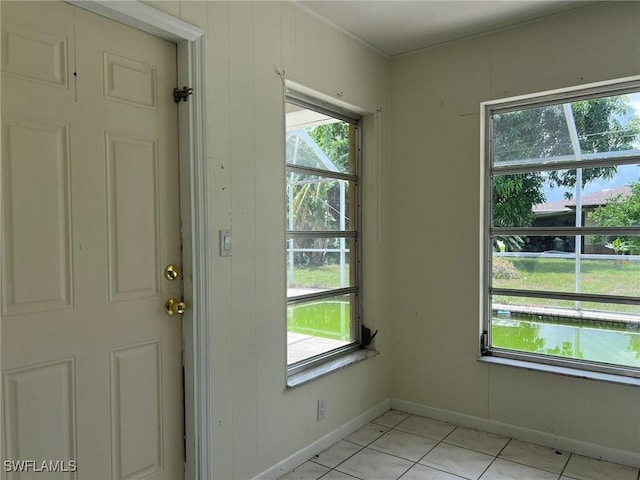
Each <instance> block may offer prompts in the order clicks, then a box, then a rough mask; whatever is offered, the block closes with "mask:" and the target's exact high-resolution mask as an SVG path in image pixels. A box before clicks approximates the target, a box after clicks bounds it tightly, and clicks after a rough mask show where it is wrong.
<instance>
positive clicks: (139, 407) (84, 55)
mask: <svg viewBox="0 0 640 480" xmlns="http://www.w3.org/2000/svg"><path fill="white" fill-rule="evenodd" d="M1 8H2V12H1V13H2V41H3V49H2V179H3V210H2V215H3V218H2V255H3V258H2V265H3V269H2V286H3V287H2V288H3V290H2V313H3V316H2V367H3V395H2V399H3V437H4V451H3V457H4V459H6V460H28V459H33V460H36V461H40V462H41V461H47V460H51V461H56V460H64V461H69V460H76V461H77V472H58V473H52V474H50V475H51V476H50V477H49V476H45V477H43V476H42V475H43V474H42V473H34V472H33V471H31V472H23V473H20V474H18V473H8V474H4V475H5V476H6V478H10V479H13V478H20V479H24V478H78V479H85V478H86V479H125V478H126V479H137V478H151V479H161V478H162V479H172V480H173V479H179V478H182V476H183V453H182V449H183V446H182V436H183V424H182V422H183V413H182V410H183V405H182V352H181V349H182V339H181V319H180V317H179V316H168V315H166V313H165V312H164V303H165V301H166V299H167V298H169V297H175V298H179V297H180V293H181V281H180V280H176V281H173V282H170V281H168V280H166V279H165V278H164V276H163V275H162V272H163V268H164V266H165V265H167V264H169V263H173V264H180V236H179V232H180V229H179V191H178V174H179V172H178V153H177V152H178V149H177V106H176V104H175V103H173V99H172V90H173V87H175V85H176V46H175V45H174V44H171V43H169V42H166V41H164V40H160V39H158V38H156V37H153V36H151V35H148V34H145V33H142V32H140V31H137V30H134V29H132V28H129V27H126V26H124V25H121V24H118V23H115V22H113V21H110V20H107V19H105V18H102V17H99V16H97V15H95V14H92V13H89V12H86V11H84V10H82V9H79V8H77V7H74V6H71V5H68V4H65V3H62V2H60V3H57V2H43V3H35V2H1Z"/></svg>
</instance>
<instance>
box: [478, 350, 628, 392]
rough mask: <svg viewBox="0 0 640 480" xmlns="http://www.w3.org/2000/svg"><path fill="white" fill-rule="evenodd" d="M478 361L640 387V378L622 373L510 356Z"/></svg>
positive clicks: (487, 357)
mask: <svg viewBox="0 0 640 480" xmlns="http://www.w3.org/2000/svg"><path fill="white" fill-rule="evenodd" d="M478 361H479V362H482V363H488V364H493V365H503V366H507V367H516V368H524V369H526V370H531V371H534V372H546V373H553V374H556V375H564V376H567V377H575V378H584V379H586V380H596V381H600V382H609V383H616V384H619V385H630V386H635V387H640V378H636V377H628V376H624V375H614V374H611V373H601V372H592V371H589V370H581V369H578V368H570V367H559V366H557V365H547V364H544V363H536V362H526V361H523V360H514V359H512V358H502V357H492V356H482V357H479V358H478Z"/></svg>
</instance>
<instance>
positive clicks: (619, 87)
mask: <svg viewBox="0 0 640 480" xmlns="http://www.w3.org/2000/svg"><path fill="white" fill-rule="evenodd" d="M483 108H484V114H485V118H484V126H483V130H484V132H483V138H484V142H485V149H484V152H485V153H484V154H485V162H486V163H485V188H484V192H485V193H484V195H485V200H484V205H485V211H484V215H483V223H484V234H483V235H484V245H483V258H484V260H483V265H484V266H483V271H484V281H483V283H484V297H483V302H484V307H483V310H484V330H485V331H484V333H483V335H482V352H483V354H484V355H490V356H497V357H504V358H511V359H517V360H525V361H534V362H539V363H546V364H551V365H558V366H564V367H572V368H579V369H584V370H592V371H597V372H602V373H613V374H620V375H626V376H630V377H640V166H639V164H640V79H638V78H634V79H626V80H625V81H619V82H615V83H608V84H606V85H603V84H599V85H596V86H592V87H590V88H584V89H572V90H569V91H567V90H565V91H562V92H552V93H548V94H542V95H537V96H527V97H523V98H519V99H508V100H501V101H496V102H486V103H484V104H483Z"/></svg>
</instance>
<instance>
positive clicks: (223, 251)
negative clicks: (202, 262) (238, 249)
mask: <svg viewBox="0 0 640 480" xmlns="http://www.w3.org/2000/svg"><path fill="white" fill-rule="evenodd" d="M232 247H233V242H232V238H231V230H220V256H221V257H230V256H231V250H232Z"/></svg>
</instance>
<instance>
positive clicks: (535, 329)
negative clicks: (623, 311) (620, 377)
mask: <svg viewBox="0 0 640 480" xmlns="http://www.w3.org/2000/svg"><path fill="white" fill-rule="evenodd" d="M491 325H492V327H491V335H492V338H491V343H492V346H493V347H497V348H504V349H507V350H515V351H524V352H532V353H540V354H546V355H552V356H557V357H566V358H574V359H581V360H588V361H594V362H602V363H608V364H616V365H625V366H631V367H640V324H638V323H636V324H627V325H620V324H615V323H611V324H605V323H603V322H595V321H588V320H584V319H582V320H579V319H569V318H562V317H545V316H534V315H523V314H518V313H514V312H509V311H508V310H494V313H493V320H492V323H491Z"/></svg>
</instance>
